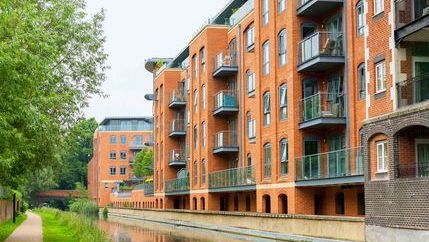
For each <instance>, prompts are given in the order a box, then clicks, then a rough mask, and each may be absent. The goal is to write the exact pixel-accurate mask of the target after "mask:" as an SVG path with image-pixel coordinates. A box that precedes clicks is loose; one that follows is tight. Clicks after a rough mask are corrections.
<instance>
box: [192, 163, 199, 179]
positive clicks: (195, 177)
mask: <svg viewBox="0 0 429 242" xmlns="http://www.w3.org/2000/svg"><path fill="white" fill-rule="evenodd" d="M193 171H194V179H193V180H194V184H198V161H194V167H193Z"/></svg>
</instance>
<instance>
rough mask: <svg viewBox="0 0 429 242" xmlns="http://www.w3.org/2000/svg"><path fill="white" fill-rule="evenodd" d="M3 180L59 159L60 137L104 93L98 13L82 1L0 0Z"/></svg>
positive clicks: (27, 175)
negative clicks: (91, 13) (87, 9)
mask: <svg viewBox="0 0 429 242" xmlns="http://www.w3.org/2000/svg"><path fill="white" fill-rule="evenodd" d="M0 13H1V14H0V26H1V27H0V137H1V139H0V185H4V186H9V187H12V188H18V187H19V185H22V184H24V183H25V181H30V182H33V180H32V178H33V177H38V176H37V172H40V171H41V170H43V171H42V172H44V173H46V172H48V171H47V170H49V167H55V166H58V165H59V161H60V160H61V155H60V152H61V150H62V143H63V137H64V134H65V133H66V131H67V130H68V128H69V127H70V126H71V125H72V124H73V123H75V122H76V121H77V120H79V118H80V117H81V116H82V113H81V110H82V108H84V107H85V106H87V104H88V100H89V98H90V97H91V95H103V93H102V92H101V90H100V86H101V84H102V82H103V81H104V79H105V71H106V69H107V66H106V65H105V62H106V59H107V55H106V54H105V53H104V49H103V48H104V42H105V39H104V34H103V31H102V25H101V24H102V22H103V19H104V14H103V12H100V13H98V14H95V15H94V16H87V14H86V13H85V0H37V1H36V0H26V1H22V0H2V1H0Z"/></svg>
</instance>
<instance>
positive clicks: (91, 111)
mask: <svg viewBox="0 0 429 242" xmlns="http://www.w3.org/2000/svg"><path fill="white" fill-rule="evenodd" d="M227 2H229V0H183V1H177V0H151V1H148V0H87V3H88V6H87V7H88V12H89V13H95V12H97V11H99V10H100V9H101V8H103V9H105V11H106V20H105V23H104V30H105V35H106V37H107V43H106V52H107V53H108V54H109V60H108V64H109V65H110V66H111V69H110V70H109V71H108V73H107V76H108V77H107V80H106V82H105V83H104V84H103V87H102V89H103V91H104V92H105V93H106V94H108V95H109V97H107V98H104V99H103V98H99V97H94V98H93V99H92V100H91V101H90V106H89V108H88V109H86V110H85V115H86V116H87V117H95V118H96V119H97V121H101V120H102V119H103V118H104V117H106V116H146V115H152V103H150V102H148V101H146V100H145V99H144V94H146V93H152V75H151V74H150V73H149V72H147V71H146V70H145V69H144V60H145V59H148V58H150V57H175V56H176V55H177V54H178V53H179V51H180V50H181V49H182V48H184V47H185V46H186V44H187V43H188V42H189V40H190V38H191V37H192V33H193V32H194V31H196V30H197V29H198V27H199V26H201V25H202V24H203V22H204V21H205V20H207V18H208V17H213V16H215V15H216V14H217V13H218V12H219V11H220V10H221V9H222V8H223V7H224V6H225V5H226V3H227Z"/></svg>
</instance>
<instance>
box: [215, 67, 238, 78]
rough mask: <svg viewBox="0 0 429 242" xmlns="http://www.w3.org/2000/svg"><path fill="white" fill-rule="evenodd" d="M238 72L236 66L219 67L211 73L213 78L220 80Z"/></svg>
mask: <svg viewBox="0 0 429 242" xmlns="http://www.w3.org/2000/svg"><path fill="white" fill-rule="evenodd" d="M237 72H238V66H221V67H219V68H217V69H216V70H215V71H214V72H213V77H214V78H221V77H226V76H231V75H235V74H237Z"/></svg>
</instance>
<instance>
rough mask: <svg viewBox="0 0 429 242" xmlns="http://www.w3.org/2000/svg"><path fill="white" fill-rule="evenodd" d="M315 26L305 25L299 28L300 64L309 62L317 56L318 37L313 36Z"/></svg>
mask: <svg viewBox="0 0 429 242" xmlns="http://www.w3.org/2000/svg"><path fill="white" fill-rule="evenodd" d="M316 30H317V26H316V25H315V24H311V23H305V24H303V25H302V27H301V34H302V36H301V37H302V42H301V63H303V62H305V61H307V60H310V59H311V58H313V57H314V56H317V55H318V54H319V42H318V35H315V33H316Z"/></svg>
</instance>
